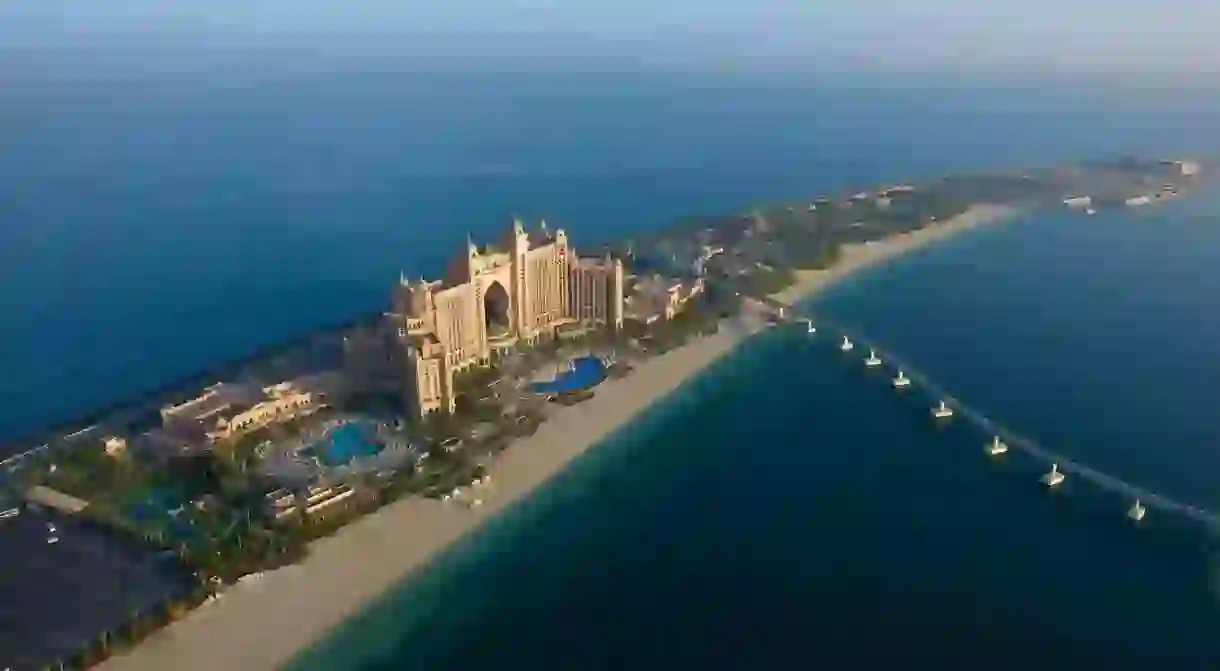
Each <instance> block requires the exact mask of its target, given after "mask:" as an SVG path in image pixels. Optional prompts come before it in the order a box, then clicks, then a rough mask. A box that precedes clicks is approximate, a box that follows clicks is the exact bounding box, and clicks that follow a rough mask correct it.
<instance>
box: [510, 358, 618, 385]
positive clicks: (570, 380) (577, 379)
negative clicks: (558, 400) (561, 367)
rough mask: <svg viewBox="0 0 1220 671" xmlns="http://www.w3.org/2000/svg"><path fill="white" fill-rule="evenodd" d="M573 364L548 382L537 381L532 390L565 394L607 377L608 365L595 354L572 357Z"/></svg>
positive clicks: (596, 383)
mask: <svg viewBox="0 0 1220 671" xmlns="http://www.w3.org/2000/svg"><path fill="white" fill-rule="evenodd" d="M571 363H572V366H571V368H569V369H568V370H565V371H563V372H561V373H559V374H558V375H556V376H555V379H554V380H550V381H548V382H535V383H533V384H531V385H529V386H528V389H529V390H530V391H535V392H539V393H542V394H563V393H566V392H571V391H580V390H582V389H588V388H590V387H595V386H597V385H598V384H600V383H601V382H602V380H605V379H606V365H605V364H604V363H602V360H601V359H599V358H598V357H595V356H586V357H581V358H579V359H572V362H571Z"/></svg>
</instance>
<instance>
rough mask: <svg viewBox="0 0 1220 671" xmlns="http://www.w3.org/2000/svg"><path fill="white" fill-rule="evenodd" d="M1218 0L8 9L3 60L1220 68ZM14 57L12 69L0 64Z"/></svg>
mask: <svg viewBox="0 0 1220 671" xmlns="http://www.w3.org/2000/svg"><path fill="white" fill-rule="evenodd" d="M1217 34H1220V2H1217V1H1216V0H1159V1H1158V2H1134V1H1132V0H1020V1H1016V2H1012V1H1010V2H1004V1H999V2H997V1H996V0H985V1H984V0H975V1H973V2H972V1H970V0H903V1H902V2H896V1H895V0H599V1H595V2H594V1H589V0H342V1H341V2H340V1H335V0H257V1H256V2H251V1H250V0H173V1H168V0H105V1H104V2H96V1H93V0H0V59H3V58H5V57H7V58H8V59H9V61H10V62H12V61H14V60H15V59H18V60H20V62H22V63H27V64H28V61H29V60H30V59H35V60H36V59H37V58H38V57H40V56H41V57H47V58H52V57H57V56H62V55H64V54H78V55H90V56H102V57H107V56H114V55H115V54H118V53H129V54H139V55H140V56H141V57H142V58H144V59H145V60H148V58H147V57H148V56H149V55H150V54H156V55H157V56H158V58H163V59H169V60H170V61H172V60H173V59H174V58H187V57H190V56H192V55H193V54H194V55H198V54H201V53H211V54H213V55H215V56H218V57H219V56H221V55H223V54H224V53H226V52H228V53H236V52H239V51H244V52H260V53H263V54H264V55H266V54H273V53H281V54H290V53H295V54H301V55H304V56H313V57H316V58H344V57H360V56H377V57H385V56H391V57H396V58H400V59H402V60H403V61H404V62H408V63H410V64H412V65H417V66H420V67H424V66H429V65H436V66H438V67H444V66H447V65H454V64H460V65H467V66H474V67H484V68H495V67H497V66H500V67H507V66H510V65H521V66H529V65H530V64H533V65H549V66H552V67H561V68H562V67H564V66H569V67H573V68H578V67H580V66H581V65H582V64H590V63H600V64H612V63H620V64H624V65H631V66H635V67H643V68H649V67H655V68H659V69H664V68H667V67H675V68H695V69H700V68H702V69H708V70H717V69H743V70H747V71H749V70H760V71H766V70H796V71H802V70H810V69H818V68H819V67H827V66H830V67H838V66H843V67H850V66H867V67H877V68H880V69H889V70H900V71H902V70H906V71H919V70H926V69H933V70H936V69H939V70H963V71H980V72H987V71H1008V72H1023V71H1063V72H1073V71H1081V72H1109V73H1123V72H1128V71H1130V72H1159V73H1177V74H1214V73H1220V41H1216V40H1214V39H1213V37H1212V36H1214V35H1217ZM3 62H4V61H3V60H0V64H2V63H3Z"/></svg>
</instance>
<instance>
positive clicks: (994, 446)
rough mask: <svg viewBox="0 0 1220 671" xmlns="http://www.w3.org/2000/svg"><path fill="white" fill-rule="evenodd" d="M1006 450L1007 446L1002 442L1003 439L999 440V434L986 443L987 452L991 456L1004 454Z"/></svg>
mask: <svg viewBox="0 0 1220 671" xmlns="http://www.w3.org/2000/svg"><path fill="white" fill-rule="evenodd" d="M1007 451H1008V446H1007V445H1005V444H1004V441H1002V440H1000V437H999V436H996V437H995V438H993V439H992V440H991V443H990V444H988V445H987V454H990V455H991V456H993V457H994V456H998V455H1001V454H1004V453H1005V452H1007Z"/></svg>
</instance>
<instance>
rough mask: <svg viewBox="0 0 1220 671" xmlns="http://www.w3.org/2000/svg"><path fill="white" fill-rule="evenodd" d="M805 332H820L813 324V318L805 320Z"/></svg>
mask: <svg viewBox="0 0 1220 671" xmlns="http://www.w3.org/2000/svg"><path fill="white" fill-rule="evenodd" d="M805 332H806V333H817V332H818V327H816V326H814V325H813V320H811V319H806V320H805Z"/></svg>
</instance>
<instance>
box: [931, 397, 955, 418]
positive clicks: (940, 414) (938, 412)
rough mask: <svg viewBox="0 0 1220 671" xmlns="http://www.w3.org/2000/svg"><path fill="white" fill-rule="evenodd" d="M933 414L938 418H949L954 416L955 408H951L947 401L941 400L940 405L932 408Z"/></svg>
mask: <svg viewBox="0 0 1220 671" xmlns="http://www.w3.org/2000/svg"><path fill="white" fill-rule="evenodd" d="M932 416H933V417H935V418H936V419H949V418H950V417H952V416H953V408H950V407H949V405H948V404H947V403H945V402H944V401H941V402H940V405H938V406H936V407H935V408H932Z"/></svg>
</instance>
